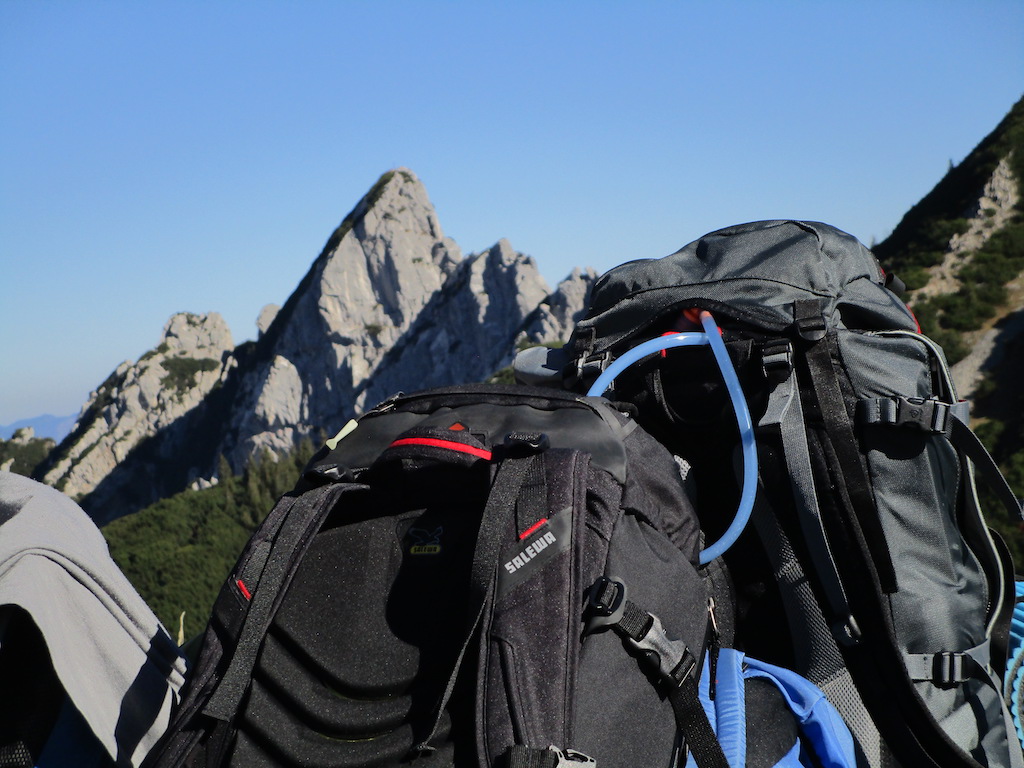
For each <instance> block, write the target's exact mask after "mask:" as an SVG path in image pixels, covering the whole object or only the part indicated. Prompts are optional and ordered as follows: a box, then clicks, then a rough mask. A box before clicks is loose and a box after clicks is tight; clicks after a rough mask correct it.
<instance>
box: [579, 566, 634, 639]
mask: <svg viewBox="0 0 1024 768" xmlns="http://www.w3.org/2000/svg"><path fill="white" fill-rule="evenodd" d="M585 610H586V611H587V612H588V613H589V614H590V616H589V617H588V619H587V629H586V631H587V633H588V634H589V633H591V632H596V631H597V630H599V629H603V628H604V627H611V626H614V625H615V624H618V623H619V622H620V621H622V614H623V613H625V611H626V585H625V584H623V583H622V582H621V581H615V580H614V579H610V578H608V577H607V576H605V575H603V574H602V575H601V576H598V577H597V581H595V582H594V584H593V586H591V587H590V589H588V590H587V605H586V607H585Z"/></svg>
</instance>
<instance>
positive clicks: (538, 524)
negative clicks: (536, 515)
mask: <svg viewBox="0 0 1024 768" xmlns="http://www.w3.org/2000/svg"><path fill="white" fill-rule="evenodd" d="M547 522H548V519H547V518H546V517H544V518H541V519H540V520H538V521H537V522H536V523H534V524H533V525H531V526H530V527H529V528H527V529H526V530H525V531H523V532H522V533H520V534H519V540H520V541H522V540H523V539H525V538H527V537H528V536H529V535H530V534H531V533H534V532H535V531H536V530H537V529H538V528H540V527H541V526H542V525H546V524H547Z"/></svg>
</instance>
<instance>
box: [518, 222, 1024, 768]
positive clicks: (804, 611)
mask: <svg viewBox="0 0 1024 768" xmlns="http://www.w3.org/2000/svg"><path fill="white" fill-rule="evenodd" d="M698 310H706V311H709V312H711V313H712V314H713V316H714V319H715V320H716V321H717V323H718V325H719V326H720V327H721V329H722V331H721V333H722V339H723V340H724V341H725V344H726V347H727V349H728V351H729V355H730V357H731V358H732V360H733V363H734V364H735V366H736V369H737V371H738V373H739V378H740V381H741V382H742V389H743V392H744V394H745V396H746V400H747V402H748V405H749V408H750V411H751V415H752V419H753V424H754V428H755V432H756V438H757V440H756V441H757V455H758V463H759V467H760V471H759V474H758V489H757V494H756V500H755V503H754V506H753V510H752V514H751V519H750V524H749V525H747V527H746V530H745V532H744V533H743V534H742V535H741V536H740V538H739V540H738V541H737V542H736V544H735V545H734V546H732V547H731V549H730V550H729V551H728V552H727V553H726V555H725V559H726V561H727V563H728V565H729V567H730V570H731V572H732V575H733V579H734V583H735V590H736V604H737V606H738V607H737V613H736V616H735V618H734V621H735V632H736V637H737V642H738V644H739V645H741V646H742V647H743V650H744V651H745V652H746V653H748V654H749V655H751V656H755V657H757V658H760V659H763V660H765V661H768V662H771V663H775V664H778V665H780V666H783V667H787V668H789V669H792V670H795V671H796V672H797V673H799V674H801V675H803V676H804V677H807V678H808V679H810V680H811V681H812V682H814V683H815V684H817V685H818V686H819V687H820V688H822V689H823V690H824V691H825V692H826V694H827V696H828V697H829V699H830V700H831V701H832V702H833V704H835V706H836V707H837V709H838V710H839V711H840V712H841V713H842V714H843V716H844V718H845V720H846V722H847V723H848V724H849V726H850V728H851V731H852V732H853V734H854V736H855V739H856V742H857V748H858V750H859V752H860V758H861V761H862V762H864V763H865V764H868V765H871V766H883V765H886V766H887V765H892V764H893V763H896V764H900V765H904V766H943V768H948V767H949V766H977V765H988V766H1020V765H1022V764H1024V760H1022V756H1021V752H1020V749H1019V745H1018V744H1017V741H1016V739H1012V740H1010V739H1008V738H1007V727H1006V715H1007V713H1006V708H1005V706H1004V704H1003V701H1002V697H1001V694H1000V685H999V683H998V680H1000V679H1001V677H1002V673H1003V668H1004V665H1005V659H1006V639H1007V632H1008V627H1009V616H1010V611H1011V610H1012V601H1013V568H1012V564H1011V562H1010V559H1009V556H1008V554H1007V553H1006V550H1005V546H1003V545H1002V542H1001V541H999V540H998V538H997V537H996V536H995V535H994V534H992V533H991V532H990V531H989V529H988V527H987V525H986V523H985V520H984V517H983V514H982V511H981V509H980V503H979V500H978V493H977V490H976V487H975V477H976V474H977V475H980V476H983V477H984V478H985V479H986V481H987V484H988V485H989V486H990V487H991V488H992V489H993V490H994V492H995V496H996V497H997V498H998V499H1000V500H1001V502H1002V503H1003V505H1004V506H1005V507H1006V508H1007V510H1009V512H1010V514H1012V515H1013V516H1014V518H1015V519H1019V517H1020V514H1021V510H1020V505H1019V502H1018V500H1017V499H1016V498H1015V497H1014V495H1013V493H1012V492H1011V490H1010V489H1009V487H1008V486H1007V485H1006V482H1005V481H1004V480H1003V478H1002V476H1001V475H1000V474H999V471H998V469H997V468H996V466H995V464H994V463H993V462H992V460H991V458H989V456H988V454H987V453H986V452H985V450H984V448H983V447H982V445H981V443H980V442H978V440H977V438H976V437H975V436H974V435H973V433H972V432H971V430H970V429H969V428H968V427H967V426H966V424H967V412H966V410H967V405H966V403H962V402H960V401H959V400H958V398H957V396H956V393H955V392H954V389H953V383H952V379H951V377H950V373H949V369H948V367H947V364H946V361H945V358H944V355H943V353H942V350H941V349H940V348H939V347H938V346H937V345H936V344H935V343H933V342H932V341H931V340H929V339H928V338H926V337H924V336H923V335H921V333H920V330H919V328H918V325H917V323H916V321H915V319H914V317H913V315H912V314H911V312H910V311H909V310H908V308H907V307H906V306H905V305H904V304H903V302H902V301H901V300H900V299H899V297H898V296H897V295H896V294H895V293H894V292H893V291H892V290H890V288H889V280H887V278H886V276H885V275H884V273H883V271H882V270H881V268H880V267H879V265H878V263H877V261H876V260H875V258H874V257H873V255H872V254H871V252H870V251H868V249H867V248H865V247H864V246H863V245H861V244H860V243H859V242H857V240H856V239H854V238H853V237H851V236H850V235H847V234H845V233H843V232H840V231H839V230H836V229H834V228H832V227H829V226H827V225H824V224H818V223H809V222H798V221H769V222H758V223H753V224H747V225H742V226H738V227H733V228H729V229H723V230H720V231H717V232H713V233H711V234H709V235H706V236H705V237H702V238H701V239H700V240H698V241H696V242H694V243H691V244H690V245H688V246H686V247H684V248H683V249H681V250H680V251H678V252H676V253H674V254H672V255H670V256H667V257H665V258H663V259H660V260H640V261H633V262H629V263H626V264H623V265H621V266H619V267H616V268H615V269H613V270H611V271H610V272H608V273H607V274H605V275H604V276H603V277H601V278H600V279H599V280H598V282H597V284H596V285H595V287H594V290H593V295H592V298H591V304H590V307H589V310H588V313H587V315H586V317H585V319H583V320H582V321H580V322H579V323H578V325H577V326H576V329H575V331H574V333H573V336H572V339H571V340H570V343H569V344H568V345H567V347H566V348H565V350H561V351H555V352H550V353H546V355H547V359H546V360H543V361H542V363H544V364H545V365H546V370H547V371H549V372H551V371H554V372H556V373H557V375H558V376H559V377H560V379H561V383H562V384H563V385H565V386H568V387H569V388H573V389H577V390H579V391H586V390H587V389H588V388H589V387H590V385H591V384H592V383H593V382H594V381H595V379H597V377H598V376H599V375H600V374H601V373H602V372H603V371H605V370H607V369H608V367H609V365H611V364H612V362H613V361H615V360H616V359H617V358H620V357H621V356H623V355H624V354H625V353H626V352H627V351H628V350H630V349H632V348H634V347H636V346H637V345H638V344H639V343H641V342H644V341H646V340H648V339H652V338H655V337H657V336H659V335H662V334H667V333H676V332H680V331H686V330H688V329H690V328H691V327H692V326H693V325H694V321H695V320H696V315H695V312H696V311H698ZM559 355H561V358H559ZM517 367H518V368H519V369H520V372H521V373H523V372H524V371H526V369H527V368H528V367H529V363H528V362H527V363H523V362H522V361H520V362H518V363H517ZM534 373H535V374H536V373H543V370H541V371H539V372H538V371H534ZM533 381H536V378H535V377H534V378H533ZM613 387H614V391H613V392H610V393H609V397H612V398H613V399H616V400H619V401H626V402H629V403H631V404H632V405H633V406H634V407H635V408H636V413H637V420H638V422H639V423H640V424H641V425H643V426H644V427H645V428H646V429H647V430H648V431H649V432H651V433H652V434H653V435H654V436H655V437H657V438H658V439H659V440H660V441H661V442H662V443H663V444H665V445H666V446H668V447H669V448H670V449H671V450H672V451H673V453H675V454H676V455H677V456H679V457H681V458H682V459H685V461H686V462H687V463H688V464H689V465H690V466H691V467H692V470H693V472H692V477H693V478H694V479H695V480H694V481H695V483H696V492H697V511H698V515H699V517H700V520H701V527H702V529H704V531H705V532H706V533H707V535H708V536H709V537H710V538H711V539H715V538H717V537H718V536H719V535H720V533H721V532H722V530H723V529H724V528H725V527H726V526H727V525H728V524H729V522H730V521H731V520H732V518H733V512H734V510H735V508H736V505H737V501H738V499H739V497H740V483H739V481H738V480H737V465H738V464H739V463H740V460H739V458H738V456H739V442H740V441H739V433H738V431H737V427H736V423H735V422H736V420H735V417H734V416H733V410H732V408H731V407H730V404H729V398H728V396H727V393H726V387H725V385H724V384H723V383H722V380H721V377H720V375H719V374H718V369H717V366H716V365H715V364H714V362H713V361H712V358H711V355H710V353H709V352H708V350H707V349H706V348H703V347H696V346H693V347H682V348H678V349H670V350H666V351H663V352H660V353H655V354H652V355H650V356H649V357H647V358H645V359H644V360H641V361H640V362H638V363H637V364H635V365H633V366H631V367H630V368H628V369H626V370H625V371H624V372H623V373H622V374H621V375H619V376H618V378H617V379H616V380H615V382H614V384H613ZM1000 512H1002V511H1001V510H1000Z"/></svg>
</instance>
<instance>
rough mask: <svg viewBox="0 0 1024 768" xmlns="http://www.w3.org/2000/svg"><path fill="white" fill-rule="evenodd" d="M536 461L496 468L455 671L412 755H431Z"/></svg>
mask: <svg viewBox="0 0 1024 768" xmlns="http://www.w3.org/2000/svg"><path fill="white" fill-rule="evenodd" d="M538 460H539V459H538V458H537V456H536V455H530V456H526V457H521V458H507V459H505V460H504V461H502V462H501V463H500V464H499V465H498V470H497V473H496V474H495V477H494V483H493V484H492V485H491V492H490V494H489V495H488V497H487V504H486V505H485V506H484V510H483V516H482V518H481V520H480V529H479V532H478V533H477V537H476V547H475V549H474V551H473V565H472V567H471V569H470V582H469V605H468V610H467V614H468V621H467V623H466V629H465V631H464V633H463V640H462V644H461V645H460V647H459V653H458V656H456V658H455V667H454V669H452V671H451V674H450V675H449V676H448V683H447V684H446V685H445V689H444V692H443V693H442V694H441V697H440V699H439V700H438V703H437V704H436V705H435V706H434V709H433V713H434V715H433V721H432V722H431V725H430V728H429V729H428V731H427V733H426V735H425V736H424V738H422V739H420V740H419V741H418V743H417V744H416V746H415V748H414V749H415V751H416V752H421V753H423V752H432V751H434V747H433V746H431V744H430V741H431V739H433V738H434V736H435V735H437V729H438V727H439V726H440V724H441V719H442V716H443V714H444V708H445V707H446V706H447V705H448V701H449V700H450V699H451V696H452V692H453V691H454V690H455V683H456V681H457V680H458V677H459V671H460V670H461V668H462V663H463V661H464V660H465V657H466V652H467V651H468V650H469V647H470V645H472V643H473V639H474V638H475V637H476V633H477V629H478V628H479V627H480V625H481V623H482V621H483V618H484V615H485V614H486V613H487V612H488V610H489V609H490V606H491V603H492V602H493V599H494V588H495V584H496V581H497V579H496V569H497V567H498V559H499V555H500V554H501V548H502V544H503V543H504V541H505V538H506V537H505V534H506V532H507V531H508V530H509V528H510V526H511V522H512V516H513V514H514V511H515V506H516V498H517V497H518V496H519V491H520V489H521V488H522V485H523V481H524V480H525V479H526V476H527V473H528V472H529V471H530V465H531V464H533V462H535V461H538Z"/></svg>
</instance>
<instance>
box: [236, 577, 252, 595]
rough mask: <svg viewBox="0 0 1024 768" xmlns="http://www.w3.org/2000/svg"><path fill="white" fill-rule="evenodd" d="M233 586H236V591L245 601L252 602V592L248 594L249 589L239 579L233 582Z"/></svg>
mask: <svg viewBox="0 0 1024 768" xmlns="http://www.w3.org/2000/svg"><path fill="white" fill-rule="evenodd" d="M235 584H237V585H238V591H239V592H241V593H242V597H244V598H245V599H246V600H252V592H250V591H249V588H248V587H247V586H245V582H244V581H242V580H241V579H237V580H236V581H235Z"/></svg>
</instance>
